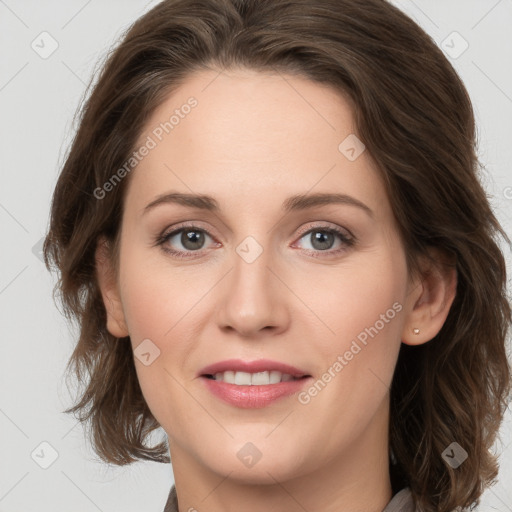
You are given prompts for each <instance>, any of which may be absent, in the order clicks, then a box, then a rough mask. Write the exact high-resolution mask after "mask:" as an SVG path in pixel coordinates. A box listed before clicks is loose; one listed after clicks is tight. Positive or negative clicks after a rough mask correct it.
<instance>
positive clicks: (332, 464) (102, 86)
mask: <svg viewBox="0 0 512 512" xmlns="http://www.w3.org/2000/svg"><path fill="white" fill-rule="evenodd" d="M478 170H479V167H478V161H477V157H476V152H475V121H474V117H473V112H472V107H471V103H470V100H469V98H468V96H467V93H466V90H465V88H464V86H463V84H462V83H461V81H460V79H459V77H458V76H457V74H456V73H455V71H454V70H453V68H452V67H451V65H450V64H449V62H448V61H447V60H446V58H445V57H444V56H443V54H442V52H441V51H440V50H439V49H438V48H437V47H436V45H435V44H434V43H433V41H432V40H431V39H430V38H429V36H427V35H426V34H425V33H424V32H423V31H422V30H421V29H420V28H419V27H418V26H417V25H416V24H415V23H414V22H413V21H411V20H410V19H409V18H407V17H406V16H405V15H404V14H402V13H401V12H400V11H399V10H398V9H396V8H395V7H393V6H392V5H390V4H388V3H387V2H384V1H382V0H370V1H365V2H362V1H361V0H342V1H339V0H336V1H335V0H321V1H315V2H312V1H310V0H308V1H306V0H296V1H285V0H282V1H281V0H277V1H276V0H272V1H270V0H263V1H261V0H260V1H256V0H244V1H242V0H202V1H198V2H190V1H184V0H183V1H179V0H167V1H164V2H162V3H160V4H159V5H157V6H156V7H155V8H154V9H152V10H151V11H150V12H149V13H147V14H146V15H144V16H143V17H142V18H141V19H140V20H138V21H137V22H136V23H135V24H134V25H133V26H132V27H131V28H130V30H129V31H128V32H127V34H126V36H125V37H124V40H123V42H122V43H121V44H120V46H119V47H118V48H117V49H116V50H115V51H114V52H113V54H112V55H111V56H110V57H109V59H108V62H106V64H105V66H104V68H103V71H102V73H101V76H100V77H99V80H98V82H97V84H96V85H95V87H94V90H93V91H92V94H91V96H90V98H89V99H88V101H87V103H86V105H85V108H84V109H83V113H82V117H81V121H80V126H79V129H78V131H77V134H76V136H75V139H74V141H73V144H72V147H71V149H70V152H69V155H68V157H67V160H66V162H65V165H64V167H63V169H62V172H61V175H60V177H59V180H58V183H57V186H56V189H55V194H54V199H53V204H52V215H51V225H50V230H49V233H48V236H47V239H46V242H45V248H44V250H45V256H46V261H47V265H48V266H50V265H51V264H52V263H53V264H54V265H55V266H56V267H57V268H58V270H59V271H60V273H61V280H60V291H61V294H62V299H63V302H64V305H65V307H66V311H67V313H68V315H69V316H70V317H74V318H76V319H77V320H78V321H79V324H80V327H81V330H80V338H79V340H78V343H77V346H76V349H75V351H74V353H73V355H72V358H71V360H70V366H71V367H73V369H74V370H75V373H76V375H77V377H78V379H79V380H80V381H81V382H83V383H84V384H85V389H84V391H83V394H82V395H81V396H80V398H79V400H78V401H77V403H76V404H75V406H74V407H72V408H71V409H69V410H68V411H66V412H74V413H79V417H80V419H81V420H82V421H84V422H89V423H90V425H91V432H92V440H93V443H94V446H95V449H96V451H97V453H98V454H99V455H100V457H102V458H103V459H104V460H105V461H107V462H110V463H114V464H119V465H124V464H129V463H132V462H134V461H136V460H139V459H146V460H152V461H159V462H169V458H168V456H167V452H168V451H170V455H171V458H172V464H173V473H174V477H175V487H174V486H173V487H172V489H171V492H170V494H169V498H168V502H167V505H166V509H165V510H166V511H167V512H169V511H172V510H178V503H179V510H180V512H183V511H185V510H188V511H191V510H198V511H201V510H209V511H213V512H217V511H223V510H232V509H235V508H238V509H243V510H244V511H252V510H254V511H256V510H275V511H285V510H286V511H302V510H315V511H330V510H354V511H355V510H365V511H375V512H377V511H378V512H381V511H383V510H385V511H386V512H391V511H398V510H403V511H405V510H418V511H419V510H422V511H434V510H435V511H450V510H453V509H454V508H455V507H458V506H460V507H468V506H470V505H472V504H473V503H478V499H479V497H480V495H481V493H482V492H483V490H484V489H485V487H486V486H489V485H490V483H491V482H492V480H493V479H494V478H495V476H496V475H497V461H496V457H495V456H494V455H492V454H491V453H490V452H489V451H488V450H489V448H490V447H491V446H492V444H493V442H494V440H495V438H496V435H497V433H498V430H499V426H500V423H501V421H502V418H503V413H504V410H505V408H506V405H507V400H508V397H509V394H510V383H511V381H510V367H509V364H508V361H507V358H506V351H505V338H506V334H507V329H508V327H509V325H510V320H511V310H510V305H509V303H508V302H507V297H506V291H505V283H506V271H505V262H504V258H503V254H502V253H501V251H500V248H499V245H498V241H497V237H498V236H500V235H501V236H503V237H504V238H505V239H506V240H507V241H509V240H508V238H507V236H506V234H505V233H504V231H503V230H502V228H501V226H500V225H499V223H498V221H497V220H496V218H495V216H494V214H493V212H492V210H491V208H490V206H489V203H488V201H487V198H486V195H485V191H484V190H483V188H482V186H481V184H480V183H479V180H478ZM159 427H162V428H163V429H164V430H165V432H166V434H167V439H168V443H166V442H162V443H160V444H158V445H157V446H148V444H147V441H148V436H149V434H150V433H151V432H153V431H154V430H155V429H157V428H159ZM369 489H370V490H371V492H368V490H369Z"/></svg>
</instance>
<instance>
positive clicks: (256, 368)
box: [197, 359, 309, 387]
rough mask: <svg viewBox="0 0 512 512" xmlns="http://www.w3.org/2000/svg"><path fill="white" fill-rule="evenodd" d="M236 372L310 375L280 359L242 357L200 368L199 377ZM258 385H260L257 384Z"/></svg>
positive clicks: (293, 375) (296, 375) (297, 376)
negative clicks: (250, 359) (246, 359)
mask: <svg viewBox="0 0 512 512" xmlns="http://www.w3.org/2000/svg"><path fill="white" fill-rule="evenodd" d="M230 370H231V371H234V372H247V373H258V372H264V371H272V370H274V371H278V372H281V373H287V374H289V375H291V376H292V377H296V378H300V377H304V376H309V374H308V373H307V372H306V371H304V370H300V369H299V368H296V367H295V366H291V365H289V364H285V363H280V362H279V361H272V360H270V359H258V360H256V361H242V360H241V359H227V360H225V361H219V362H218V363H214V364H211V365H209V366H206V367H205V368H203V369H202V370H200V372H199V374H198V375H197V376H198V377H203V376H205V375H215V374H216V373H222V372H226V371H230ZM273 385H276V384H273ZM256 387H258V386H256Z"/></svg>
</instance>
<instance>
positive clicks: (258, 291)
mask: <svg viewBox="0 0 512 512" xmlns="http://www.w3.org/2000/svg"><path fill="white" fill-rule="evenodd" d="M261 238H264V237H263V236H262V237H261ZM261 238H260V239H261ZM268 244H270V242H269V237H265V241H264V242H263V243H260V242H259V241H258V240H257V239H256V237H254V236H247V237H246V238H245V239H243V240H242V242H240V243H239V244H238V245H237V246H236V247H235V251H234V254H233V258H232V264H233V270H232V272H230V274H229V276H228V279H227V284H226V289H225V291H224V296H223V298H222V304H221V316H220V321H221V323H222V324H223V326H224V327H227V326H230V327H231V328H233V329H235V330H237V331H239V332H240V333H241V334H243V335H250V334H251V333H253V334H254V333H256V332H257V331H259V330H261V329H263V328H265V327H274V328H275V327H280V326H281V327H282V325H283V324H284V323H285V321H286V319H285V316H284V312H285V310H286V308H285V305H284V303H283V300H284V297H283V296H282V293H281V292H280V291H279V283H278V282H276V281H277V280H276V277H275V276H274V275H273V273H272V272H271V271H270V269H269V267H270V268H272V267H273V259H274V258H273V255H274V251H272V249H271V247H269V246H268Z"/></svg>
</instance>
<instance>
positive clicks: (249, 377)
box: [215, 370, 295, 386]
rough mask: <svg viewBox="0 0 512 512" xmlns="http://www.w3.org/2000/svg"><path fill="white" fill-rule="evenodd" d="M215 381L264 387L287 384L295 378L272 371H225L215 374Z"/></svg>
mask: <svg viewBox="0 0 512 512" xmlns="http://www.w3.org/2000/svg"><path fill="white" fill-rule="evenodd" d="M215 380H219V381H223V382H226V383H228V384H236V385H237V386H266V385H268V384H278V383H279V382H288V381H290V380H295V378H294V377H292V376H291V375H288V374H287V373H281V372H278V371H274V370H272V371H271V372H258V373H247V372H233V371H226V372H221V373H216V374H215Z"/></svg>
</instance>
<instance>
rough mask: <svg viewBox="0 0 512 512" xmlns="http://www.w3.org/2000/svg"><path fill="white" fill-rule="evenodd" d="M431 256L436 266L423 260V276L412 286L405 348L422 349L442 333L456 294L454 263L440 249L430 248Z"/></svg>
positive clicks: (405, 332) (426, 259)
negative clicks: (418, 346)
mask: <svg viewBox="0 0 512 512" xmlns="http://www.w3.org/2000/svg"><path fill="white" fill-rule="evenodd" d="M428 254H429V255H430V257H431V258H433V259H434V260H435V263H433V262H432V261H431V260H430V259H429V258H427V257H424V258H423V260H422V262H421V267H422V268H421V276H420V277H419V278H416V279H415V280H414V281H412V282H411V283H410V288H409V294H408V300H407V305H406V308H407V312H408V314H407V318H406V321H405V324H404V329H403V332H402V342H403V343H405V344H406V345H421V344H422V343H426V342H427V341H430V340H431V339H432V338H434V337H435V336H436V335H437V334H438V333H439V331H440V330H441V328H442V327H443V324H444V322H445V321H446V318H447V316H448V313H449V311H450V307H451V305H452V303H453V300H454V298H455V294H456V290H457V270H456V267H455V261H454V259H449V258H448V257H447V255H446V254H444V253H443V252H442V251H441V250H439V249H437V248H429V250H428ZM415 329H416V332H417V334H416V333H415ZM417 330H419V332H418V331H417Z"/></svg>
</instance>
